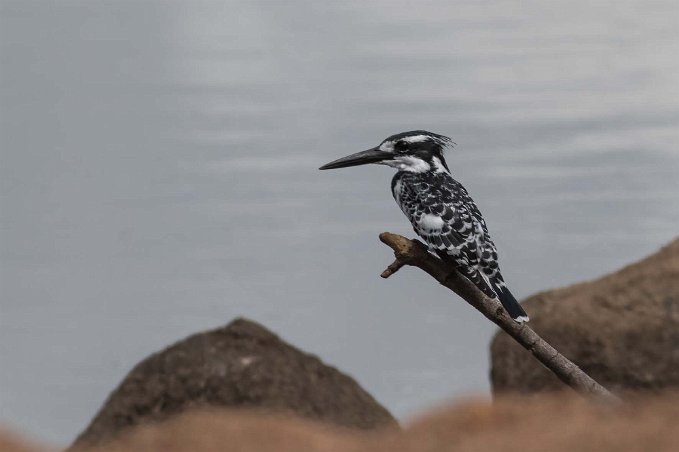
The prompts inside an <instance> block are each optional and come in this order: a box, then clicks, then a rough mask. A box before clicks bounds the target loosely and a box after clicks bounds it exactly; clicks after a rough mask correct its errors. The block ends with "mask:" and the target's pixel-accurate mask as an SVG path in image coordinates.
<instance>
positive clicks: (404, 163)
mask: <svg viewBox="0 0 679 452" xmlns="http://www.w3.org/2000/svg"><path fill="white" fill-rule="evenodd" d="M380 163H382V164H384V165H388V166H391V167H392V168H396V169H398V170H399V171H407V172H409V173H424V172H426V171H430V170H431V166H430V165H429V163H427V162H425V161H424V160H422V159H421V158H418V157H413V156H411V155H399V156H397V157H395V158H394V159H393V160H385V161H384V162H380ZM440 163H441V162H439V164H440ZM441 167H443V165H441Z"/></svg>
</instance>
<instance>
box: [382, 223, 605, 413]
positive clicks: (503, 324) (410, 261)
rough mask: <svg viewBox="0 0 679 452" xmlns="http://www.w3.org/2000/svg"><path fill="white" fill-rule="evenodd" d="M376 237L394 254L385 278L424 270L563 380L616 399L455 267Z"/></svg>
mask: <svg viewBox="0 0 679 452" xmlns="http://www.w3.org/2000/svg"><path fill="white" fill-rule="evenodd" d="M380 240H381V241H382V242H383V243H385V244H386V245H388V246H389V247H391V249H393V250H394V255H395V256H396V260H395V261H394V263H392V264H391V265H389V267H388V268H387V269H386V270H384V272H382V277H383V278H388V277H389V276H391V275H392V274H394V273H395V272H396V271H398V269H400V268H401V267H403V266H404V265H411V266H414V267H418V268H420V269H422V270H424V271H425V272H427V273H429V274H430V275H431V276H432V277H433V278H434V279H436V280H437V281H438V282H439V283H441V284H442V285H444V286H446V287H447V288H449V289H450V290H452V291H453V292H455V293H456V294H458V295H459V296H460V297H462V299H463V300H465V301H466V302H467V303H469V304H470V305H472V306H473V307H475V308H476V309H477V310H479V311H481V314H483V315H484V316H486V317H487V318H488V319H489V320H490V321H492V322H493V323H495V324H496V325H497V326H499V327H500V328H502V329H503V330H504V331H505V332H506V333H507V334H509V335H510V336H511V337H513V338H514V340H516V341H517V342H518V343H519V344H521V346H523V347H524V348H525V349H526V350H528V351H530V352H531V353H532V354H533V356H535V358H537V359H538V361H540V362H541V363H542V364H543V365H544V366H545V367H547V368H548V369H549V370H551V371H552V372H553V373H554V374H555V375H556V376H557V377H558V378H559V379H560V380H561V381H563V382H564V383H565V384H567V385H568V386H570V387H571V388H573V389H575V390H576V391H578V392H581V393H584V394H589V395H594V396H596V397H600V398H602V399H606V400H618V399H617V397H616V396H614V395H613V394H611V393H610V392H609V391H608V390H607V389H606V388H604V387H603V386H601V385H600V384H599V383H597V382H596V381H594V379H592V377H590V376H589V375H587V374H586V373H585V372H583V371H582V370H581V369H580V368H579V367H578V366H576V365H575V364H574V363H572V362H571V361H569V360H568V359H567V358H566V357H565V356H563V355H562V354H560V353H559V352H558V351H556V350H555V349H554V347H552V346H551V345H549V344H548V343H547V342H545V341H544V340H543V339H542V338H541V337H540V336H538V335H537V333H535V331H533V330H532V329H531V328H530V327H529V326H528V325H527V324H525V323H523V324H520V323H517V322H515V321H514V320H512V319H511V317H509V316H508V315H507V313H506V312H505V310H504V309H502V307H501V306H500V304H499V303H497V301H495V300H492V299H490V298H488V297H486V296H485V295H484V294H483V293H482V292H481V291H480V290H479V289H477V288H476V286H474V284H472V283H471V282H470V281H469V280H468V279H467V278H465V277H463V276H461V275H460V274H459V273H458V272H457V270H455V269H452V268H451V267H450V266H449V265H447V264H445V263H444V262H443V261H442V260H441V259H439V258H437V257H436V256H434V255H432V254H431V253H429V252H428V251H427V248H426V247H425V246H424V245H423V244H422V243H421V242H419V241H417V240H409V239H407V238H405V237H403V236H400V235H397V234H392V233H391V232H383V233H382V234H380Z"/></svg>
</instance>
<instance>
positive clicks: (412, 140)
mask: <svg viewBox="0 0 679 452" xmlns="http://www.w3.org/2000/svg"><path fill="white" fill-rule="evenodd" d="M429 138H430V137H429V136H428V135H413V136H411V137H405V138H401V140H403V141H405V142H407V143H420V142H422V141H427V140H428V139H429Z"/></svg>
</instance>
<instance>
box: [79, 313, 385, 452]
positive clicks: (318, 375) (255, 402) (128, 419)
mask: <svg viewBox="0 0 679 452" xmlns="http://www.w3.org/2000/svg"><path fill="white" fill-rule="evenodd" d="M196 407H248V408H257V409H261V410H267V411H274V412H288V413H294V414H295V415H298V416H302V417H305V418H309V419H314V420H318V421H324V422H328V423H333V424H337V425H341V426H345V427H355V428H360V429H372V428H377V427H385V426H394V425H396V421H395V420H394V418H393V417H392V416H391V414H389V412H388V411H387V410H386V409H385V408H384V407H382V406H381V405H380V404H379V403H378V402H376V401H375V399H373V398H372V397H371V396H370V394H368V393H367V392H366V391H364V390H363V389H362V388H361V387H360V386H359V385H358V383H356V381H354V380H353V379H352V378H350V377H348V376H346V375H344V374H343V373H341V372H340V371H338V370H337V369H335V368H332V367H329V366H326V365H325V364H323V363H322V362H321V361H320V360H319V359H318V358H316V357H315V356H312V355H308V354H305V353H303V352H301V351H300V350H298V349H296V348H295V347H292V346H291V345H289V344H287V343H285V342H283V341H282V340H281V339H279V338H278V337H277V336H276V335H274V334H273V333H271V332H270V331H268V330H267V329H266V328H264V327H263V326H261V325H258V324H257V323H254V322H251V321H249V320H245V319H238V320H235V321H233V322H231V323H230V324H229V325H227V326H225V327H222V328H219V329H216V330H213V331H208V332H205V333H199V334H196V335H193V336H190V337H188V338H187V339H184V340H182V341H180V342H178V343H176V344H174V345H172V346H170V347H169V348H167V349H165V350H163V351H161V352H159V353H155V354H153V355H151V356H149V357H148V358H146V359H145V360H143V361H142V362H141V363H139V364H138V365H137V366H136V367H135V368H134V369H132V371H131V372H130V373H129V374H128V375H127V376H126V377H125V379H124V380H123V382H122V383H121V384H120V385H119V386H118V387H117V388H116V389H115V390H114V391H113V393H112V394H111V395H110V396H109V398H108V400H107V401H106V402H105V404H104V406H103V407H102V408H101V409H100V411H99V413H98V414H97V415H96V416H95V418H94V419H93V420H92V422H91V424H90V425H89V426H88V427H87V429H86V430H85V431H84V432H83V433H82V434H81V435H80V436H79V437H78V438H77V440H76V441H75V443H74V445H73V447H84V446H91V445H96V444H99V443H101V442H103V441H106V440H109V439H111V438H113V437H115V436H117V435H118V434H119V433H120V431H121V430H123V429H126V428H128V427H130V426H133V425H136V424H139V423H142V422H148V421H158V420H163V419H166V418H167V417H169V416H171V415H176V414H178V413H181V412H183V411H185V410H187V409H189V408H196Z"/></svg>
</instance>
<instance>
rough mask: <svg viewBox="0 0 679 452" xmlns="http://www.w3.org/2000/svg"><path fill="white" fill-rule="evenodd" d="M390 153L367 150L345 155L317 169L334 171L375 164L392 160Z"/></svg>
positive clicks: (374, 149)
mask: <svg viewBox="0 0 679 452" xmlns="http://www.w3.org/2000/svg"><path fill="white" fill-rule="evenodd" d="M392 157H393V156H392V154H391V152H384V151H380V150H379V148H372V149H368V150H367V151H363V152H357V153H356V154H351V155H347V156H346V157H342V158H341V159H337V160H334V161H332V162H330V163H326V164H325V165H323V166H321V167H320V168H318V169H321V170H326V169H335V168H346V167H348V166H358V165H365V164H366V163H377V162H382V161H384V160H391V159H392Z"/></svg>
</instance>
